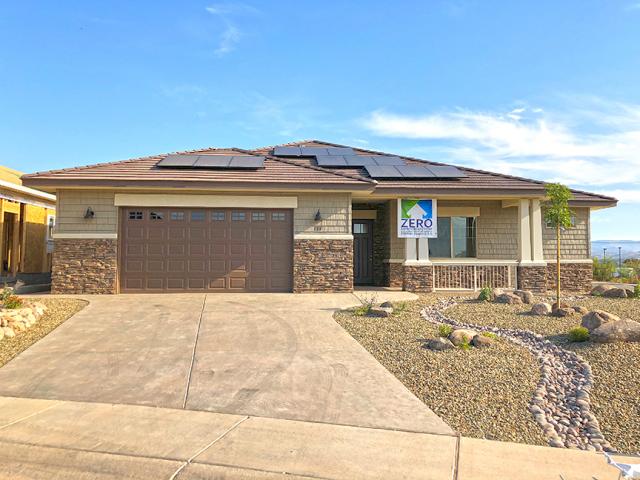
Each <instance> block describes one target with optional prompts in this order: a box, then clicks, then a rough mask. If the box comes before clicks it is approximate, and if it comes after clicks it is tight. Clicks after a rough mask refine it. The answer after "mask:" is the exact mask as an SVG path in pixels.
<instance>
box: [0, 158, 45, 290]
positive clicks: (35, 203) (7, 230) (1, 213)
mask: <svg viewBox="0 0 640 480" xmlns="http://www.w3.org/2000/svg"><path fill="white" fill-rule="evenodd" d="M21 175H22V172H18V171H17V170H13V169H11V168H8V167H3V166H0V277H1V280H2V281H4V282H9V281H12V280H14V279H15V278H16V277H17V276H18V275H19V274H41V273H47V272H49V271H50V270H51V252H52V251H53V239H52V238H51V234H52V233H53V225H54V222H55V206H56V197H55V196H54V195H51V194H49V193H46V192H42V191H39V190H35V189H33V188H28V187H25V186H24V185H22V182H21V181H20V176H21Z"/></svg>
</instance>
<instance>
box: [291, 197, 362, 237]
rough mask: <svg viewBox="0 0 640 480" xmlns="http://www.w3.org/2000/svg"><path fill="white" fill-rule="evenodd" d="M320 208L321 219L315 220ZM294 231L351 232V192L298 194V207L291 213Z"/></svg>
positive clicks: (319, 232) (320, 232)
mask: <svg viewBox="0 0 640 480" xmlns="http://www.w3.org/2000/svg"><path fill="white" fill-rule="evenodd" d="M318 210H320V215H321V216H322V220H321V221H320V222H316V221H315V216H316V213H317V212H318ZM293 231H294V233H317V234H348V233H351V194H349V193H333V194H321V193H319V194H308V195H298V208H296V209H295V211H294V214H293Z"/></svg>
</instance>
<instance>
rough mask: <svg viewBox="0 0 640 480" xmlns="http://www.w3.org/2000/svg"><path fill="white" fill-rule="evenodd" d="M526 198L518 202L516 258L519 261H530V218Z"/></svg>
mask: <svg viewBox="0 0 640 480" xmlns="http://www.w3.org/2000/svg"><path fill="white" fill-rule="evenodd" d="M529 204H530V202H529V200H528V199H521V200H520V201H519V203H518V260H520V263H530V262H531V219H530V215H529V206H530V205H529Z"/></svg>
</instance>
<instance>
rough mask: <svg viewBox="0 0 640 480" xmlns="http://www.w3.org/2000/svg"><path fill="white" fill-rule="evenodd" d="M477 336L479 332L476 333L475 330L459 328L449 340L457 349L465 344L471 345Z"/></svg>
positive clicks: (452, 333) (451, 334)
mask: <svg viewBox="0 0 640 480" xmlns="http://www.w3.org/2000/svg"><path fill="white" fill-rule="evenodd" d="M477 334H478V332H476V331H475V330H469V329H466V328H459V329H457V330H454V331H453V332H451V333H450V334H449V340H450V341H451V343H453V344H454V345H455V346H456V347H459V346H460V345H462V344H463V343H471V340H473V337H475V336H476V335H477Z"/></svg>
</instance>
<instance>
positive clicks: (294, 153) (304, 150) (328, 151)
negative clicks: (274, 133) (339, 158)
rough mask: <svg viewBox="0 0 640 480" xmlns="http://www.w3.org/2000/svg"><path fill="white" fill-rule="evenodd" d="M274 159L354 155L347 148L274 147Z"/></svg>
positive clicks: (351, 150) (350, 149) (351, 149)
mask: <svg viewBox="0 0 640 480" xmlns="http://www.w3.org/2000/svg"><path fill="white" fill-rule="evenodd" d="M273 154H274V155H275V156H276V157H317V156H334V155H355V154H356V152H354V151H353V148H349V147H275V148H274V149H273Z"/></svg>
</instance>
